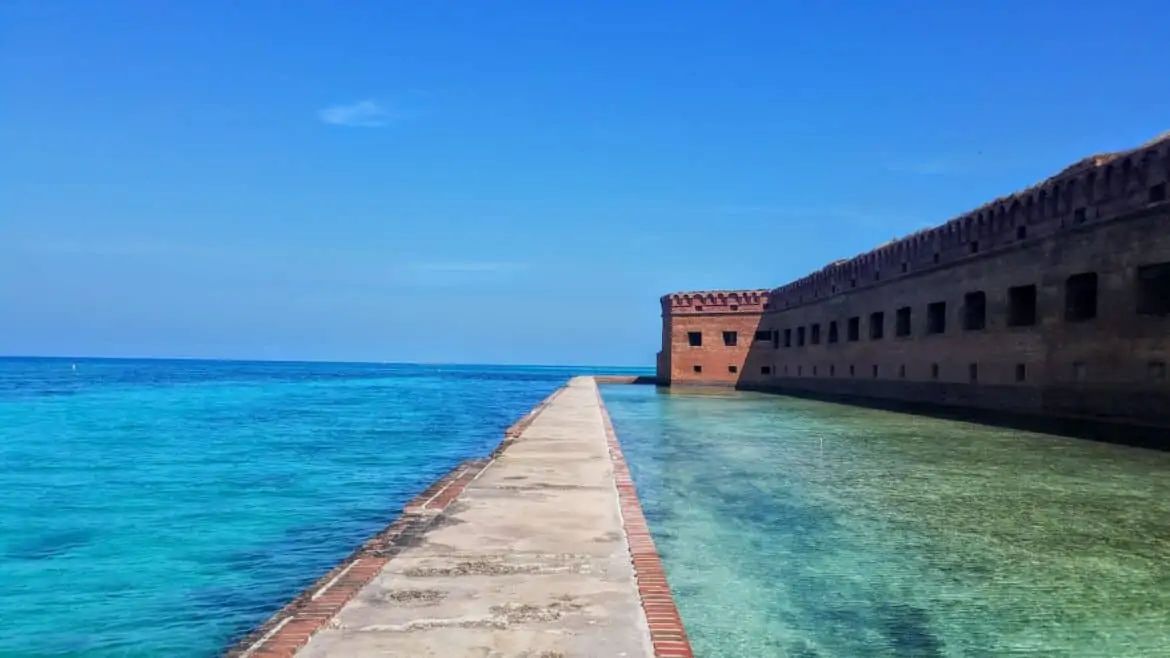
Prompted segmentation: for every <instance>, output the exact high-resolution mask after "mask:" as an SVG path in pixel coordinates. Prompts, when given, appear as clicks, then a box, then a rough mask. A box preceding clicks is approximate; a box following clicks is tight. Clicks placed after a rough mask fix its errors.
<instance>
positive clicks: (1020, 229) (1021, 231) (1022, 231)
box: [1016, 226, 1028, 240]
mask: <svg viewBox="0 0 1170 658" xmlns="http://www.w3.org/2000/svg"><path fill="white" fill-rule="evenodd" d="M1027 237H1028V227H1027V226H1017V227H1016V239H1017V240H1023V239H1024V238H1027Z"/></svg>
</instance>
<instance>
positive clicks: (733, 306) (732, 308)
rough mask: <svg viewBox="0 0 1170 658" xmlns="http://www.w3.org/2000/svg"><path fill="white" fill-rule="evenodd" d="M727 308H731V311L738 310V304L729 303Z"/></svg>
mask: <svg viewBox="0 0 1170 658" xmlns="http://www.w3.org/2000/svg"><path fill="white" fill-rule="evenodd" d="M729 308H731V310H733V311H738V310H739V307H738V306H736V305H735V304H732V305H731V306H730V307H729Z"/></svg>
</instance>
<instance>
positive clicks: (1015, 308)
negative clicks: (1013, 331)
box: [1007, 286, 1036, 327]
mask: <svg viewBox="0 0 1170 658" xmlns="http://www.w3.org/2000/svg"><path fill="white" fill-rule="evenodd" d="M1007 324H1008V326H1009V327H1031V326H1034V325H1035V324H1036V286H1015V287H1014V288H1008V320H1007Z"/></svg>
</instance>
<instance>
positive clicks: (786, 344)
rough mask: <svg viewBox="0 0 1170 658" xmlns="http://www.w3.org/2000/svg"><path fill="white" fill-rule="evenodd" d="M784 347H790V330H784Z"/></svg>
mask: <svg viewBox="0 0 1170 658" xmlns="http://www.w3.org/2000/svg"><path fill="white" fill-rule="evenodd" d="M784 347H792V330H791V329H785V330H784Z"/></svg>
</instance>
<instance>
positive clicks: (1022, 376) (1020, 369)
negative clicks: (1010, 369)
mask: <svg viewBox="0 0 1170 658" xmlns="http://www.w3.org/2000/svg"><path fill="white" fill-rule="evenodd" d="M1027 379H1028V366H1026V365H1024V364H1022V363H1017V364H1016V381H1017V382H1022V381H1025V380H1027Z"/></svg>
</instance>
